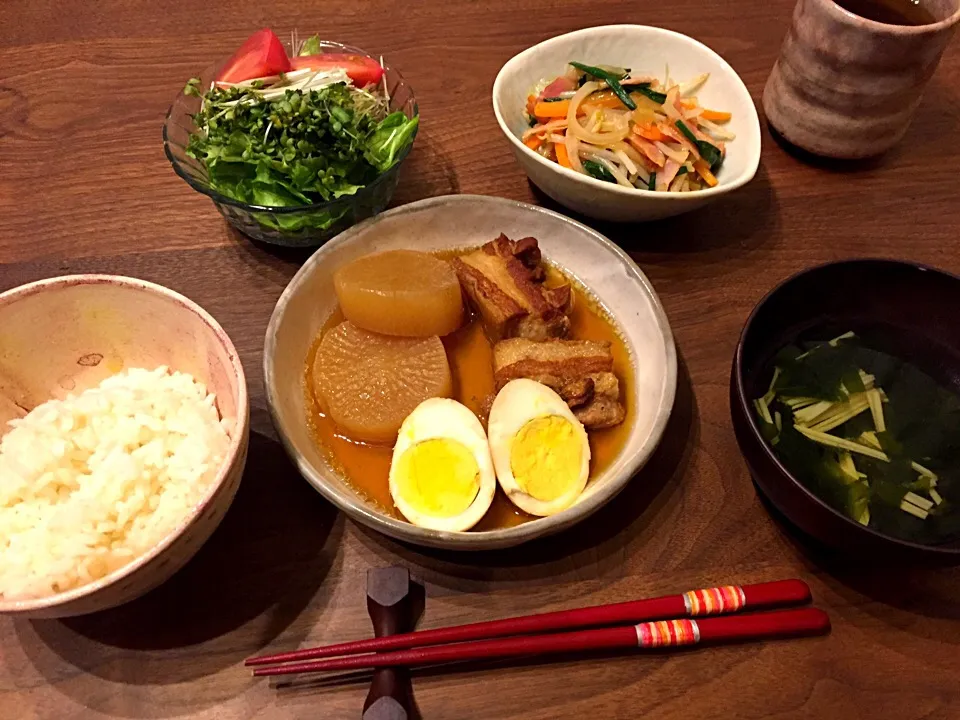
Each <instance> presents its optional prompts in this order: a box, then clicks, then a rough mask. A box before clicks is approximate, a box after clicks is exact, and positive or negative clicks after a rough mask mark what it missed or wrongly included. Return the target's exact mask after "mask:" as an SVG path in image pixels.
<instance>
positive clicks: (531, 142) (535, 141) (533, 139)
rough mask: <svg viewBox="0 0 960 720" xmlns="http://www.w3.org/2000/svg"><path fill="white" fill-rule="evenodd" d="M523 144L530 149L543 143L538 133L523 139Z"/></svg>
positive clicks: (534, 148)
mask: <svg viewBox="0 0 960 720" xmlns="http://www.w3.org/2000/svg"><path fill="white" fill-rule="evenodd" d="M523 144H524V145H526V146H527V147H528V148H530V149H531V150H536V149H537V148H539V147H540V146H541V145H543V138H542V137H540V136H539V135H531V136H530V137H528V138H527V139H526V140H524V141H523Z"/></svg>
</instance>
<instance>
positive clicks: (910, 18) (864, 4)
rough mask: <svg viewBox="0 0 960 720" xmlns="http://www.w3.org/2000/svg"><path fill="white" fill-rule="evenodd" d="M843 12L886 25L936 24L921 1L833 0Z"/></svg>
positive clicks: (935, 20) (931, 14)
mask: <svg viewBox="0 0 960 720" xmlns="http://www.w3.org/2000/svg"><path fill="white" fill-rule="evenodd" d="M834 2H835V3H836V4H837V5H839V6H840V7H842V8H843V9H844V10H849V11H850V12H852V13H853V14H854V15H859V16H860V17H862V18H866V19H867V20H873V21H875V22H879V23H885V24H887V25H930V24H932V23H935V22H937V19H936V18H935V17H934V16H933V13H931V12H930V10H928V9H927V8H926V7H925V6H924V4H923V2H922V0H918V1H916V2H915V1H914V0H834Z"/></svg>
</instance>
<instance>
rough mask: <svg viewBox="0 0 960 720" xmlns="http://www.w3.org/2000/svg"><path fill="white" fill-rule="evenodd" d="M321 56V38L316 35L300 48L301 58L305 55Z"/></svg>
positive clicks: (305, 41)
mask: <svg viewBox="0 0 960 720" xmlns="http://www.w3.org/2000/svg"><path fill="white" fill-rule="evenodd" d="M319 54H320V36H319V35H314V36H312V37H309V38H307V39H306V40H304V42H303V45H301V46H300V57H303V56H304V55H319Z"/></svg>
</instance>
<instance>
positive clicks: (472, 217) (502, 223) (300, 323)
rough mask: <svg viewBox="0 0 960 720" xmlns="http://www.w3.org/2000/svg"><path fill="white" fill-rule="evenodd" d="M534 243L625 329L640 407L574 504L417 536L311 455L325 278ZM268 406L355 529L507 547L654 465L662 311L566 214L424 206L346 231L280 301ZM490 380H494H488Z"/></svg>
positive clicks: (589, 507) (664, 398) (330, 304)
mask: <svg viewBox="0 0 960 720" xmlns="http://www.w3.org/2000/svg"><path fill="white" fill-rule="evenodd" d="M501 232H502V233H506V234H507V235H508V236H510V237H513V238H521V237H525V236H529V235H532V236H533V237H536V238H538V239H539V241H540V247H541V249H542V250H543V254H544V257H545V258H546V259H547V260H549V261H550V262H552V263H554V264H556V265H558V266H559V267H560V268H562V269H563V270H564V271H565V272H567V273H568V274H569V275H572V276H574V277H576V278H577V279H579V280H580V281H581V282H582V283H583V284H584V285H585V286H586V287H588V288H590V289H591V290H592V291H593V292H594V293H595V294H596V295H597V297H598V298H599V300H600V301H601V303H602V304H603V306H604V307H605V308H606V309H607V310H608V311H609V313H610V314H611V315H612V317H613V318H614V319H615V320H616V322H617V324H618V325H619V327H620V330H621V331H622V334H623V338H624V340H625V344H626V346H627V349H628V350H629V352H630V354H631V356H632V358H633V359H634V376H635V381H634V384H633V385H634V387H633V390H632V396H631V397H629V398H628V402H629V403H630V404H631V405H632V406H633V407H634V408H636V412H635V413H633V423H632V427H631V428H630V433H629V436H628V438H627V441H626V443H625V447H624V449H623V451H622V452H621V453H620V455H619V456H618V457H617V458H616V459H615V460H614V461H613V462H612V463H611V464H610V466H609V467H608V468H607V469H606V470H605V471H604V472H603V473H601V474H600V475H599V476H597V477H594V478H592V479H591V480H590V483H589V485H588V486H587V489H586V491H585V492H584V493H583V495H581V496H580V498H579V499H578V501H577V502H576V504H574V505H573V506H572V507H570V508H568V509H567V510H564V511H563V512H561V513H559V514H557V515H553V516H552V517H546V518H539V519H537V520H533V521H530V522H527V523H525V524H523V525H520V526H518V527H513V528H509V529H504V530H490V531H483V532H440V531H436V530H425V529H423V528H419V527H417V526H415V525H411V524H410V523H407V522H404V521H401V520H397V519H395V518H392V517H390V516H388V515H386V514H384V513H382V512H380V511H379V510H377V509H376V508H375V507H373V506H372V505H370V504H368V503H367V502H365V501H364V500H363V499H362V498H361V497H359V496H358V495H357V493H356V492H354V490H353V489H352V488H351V487H350V486H349V485H348V484H347V483H346V482H344V478H343V477H342V476H341V474H340V473H339V472H338V471H337V470H336V469H335V468H334V467H333V466H332V465H331V464H330V463H329V462H328V461H327V459H326V457H325V456H324V453H323V452H321V450H320V449H319V448H318V447H317V445H316V444H315V443H314V441H313V439H312V438H311V437H310V433H309V431H308V429H307V425H306V422H305V412H306V411H305V407H304V399H303V386H302V378H303V373H304V364H305V362H306V358H307V352H308V350H309V348H310V345H311V343H312V342H313V340H314V338H315V337H316V335H317V332H318V331H319V330H320V329H321V328H322V327H323V324H324V322H325V321H326V320H327V318H328V317H329V316H330V314H331V313H332V312H333V310H334V309H335V307H336V304H337V300H336V296H335V293H334V289H333V273H334V271H335V270H336V269H337V268H338V267H340V266H341V265H344V264H345V263H348V262H350V261H351V260H354V259H355V258H358V257H361V256H363V255H367V254H370V253H375V252H381V251H384V250H391V249H398V248H406V249H415V250H424V251H434V250H449V249H455V248H468V247H477V246H479V245H482V244H483V243H485V242H488V241H490V240H493V239H494V238H495V237H497V236H498V235H499V234H500V233H501ZM263 362H264V382H265V385H266V392H267V402H268V404H269V406H270V412H271V414H272V416H273V421H274V424H275V425H276V427H277V431H278V433H279V434H280V437H281V439H282V440H283V443H284V445H285V446H286V448H287V452H288V453H289V454H290V457H291V458H292V459H293V461H294V462H295V463H296V464H297V466H298V467H299V469H300V472H301V473H302V474H303V476H304V477H305V478H306V479H307V481H308V482H309V483H310V484H311V485H313V486H314V487H315V488H316V489H317V490H319V491H320V492H321V493H322V494H323V495H324V496H325V497H327V498H328V499H329V500H330V501H331V502H333V503H334V504H335V505H336V506H337V507H339V508H340V509H341V510H343V511H344V512H345V513H347V514H348V515H349V516H350V517H352V518H353V519H354V520H356V521H358V522H361V523H363V524H364V525H367V526H369V527H372V528H374V529H375V530H379V531H380V532H382V533H384V534H386V535H389V536H391V537H394V538H397V539H399V540H406V541H408V542H411V543H416V544H418V545H427V546H431V547H442V548H448V549H454V550H483V549H491V548H501V547H509V546H511V545H518V544H520V543H523V542H526V541H528V540H532V539H533V538H536V537H540V536H544V535H549V534H551V533H555V532H558V531H560V530H563V529H565V528H568V527H570V526H571V525H574V524H576V523H578V522H580V521H581V520H583V519H584V518H586V517H587V516H589V515H590V514H591V513H593V512H594V511H595V510H597V509H598V508H599V507H601V506H602V505H603V504H604V503H606V502H607V501H609V500H610V499H611V498H612V497H613V496H614V495H616V494H617V493H618V492H620V490H621V489H622V488H623V487H624V486H625V485H626V484H627V482H628V481H629V480H630V478H631V477H633V475H634V474H635V473H636V472H637V471H638V470H639V469H640V468H641V467H642V466H643V464H644V463H645V462H646V461H647V458H649V457H650V454H651V453H652V452H653V450H654V448H655V447H656V446H657V443H659V441H660V437H661V435H662V434H663V430H664V427H665V426H666V424H667V419H668V417H669V416H670V411H671V409H672V407H673V398H674V392H675V390H676V382H677V360H676V352H675V349H674V345H673V335H672V334H671V331H670V325H669V324H668V322H667V318H666V315H665V314H664V312H663V308H662V307H661V306H660V301H659V300H658V299H657V295H656V293H655V292H654V291H653V288H652V287H650V283H649V281H648V280H647V278H646V277H645V276H644V274H643V273H642V272H641V271H640V268H638V267H637V266H636V264H635V263H634V262H633V261H632V260H631V259H630V258H629V257H628V256H627V255H626V254H625V253H624V252H623V251H622V250H620V248H618V247H617V246H616V245H614V244H613V243H611V242H610V241H609V240H607V239H606V238H605V237H604V236H602V235H600V234H599V233H597V232H595V231H593V230H591V229H590V228H587V227H585V226H583V225H581V224H579V223H576V222H574V221H572V220H570V219H568V218H566V217H564V216H563V215H559V214H557V213H554V212H550V211H549V210H544V209H542V208H537V207H533V206H532V205H526V204H524V203H519V202H513V201H511V200H503V199H501V198H492V197H481V196H477V195H451V196H446V197H438V198H431V199H429V200H422V201H420V202H416V203H413V204H410V205H405V206H403V207H400V208H397V209H395V210H391V211H390V212H387V213H384V214H382V215H380V216H378V217H375V218H372V219H370V220H367V221H366V222H364V223H362V224H360V225H357V226H356V227H353V228H351V229H349V230H347V231H346V232H344V233H342V234H341V235H339V236H337V237H336V238H334V239H333V240H332V241H331V242H329V243H327V244H326V245H324V246H323V247H322V248H320V249H319V250H318V251H317V252H316V253H315V254H314V255H313V257H311V258H310V259H309V260H308V261H307V262H306V263H305V264H304V266H303V267H302V268H301V269H300V271H299V272H298V273H297V274H296V275H295V276H294V278H293V280H291V281H290V284H289V285H288V286H287V289H286V290H284V292H283V295H281V296H280V300H279V302H277V307H276V309H275V310H274V312H273V317H272V318H271V319H270V325H269V327H268V328H267V338H266V348H265V350H264V359H263ZM491 371H492V370H491Z"/></svg>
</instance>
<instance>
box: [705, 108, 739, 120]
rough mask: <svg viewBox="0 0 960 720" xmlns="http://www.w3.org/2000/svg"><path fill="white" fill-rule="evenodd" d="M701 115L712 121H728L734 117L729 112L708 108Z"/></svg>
mask: <svg viewBox="0 0 960 720" xmlns="http://www.w3.org/2000/svg"><path fill="white" fill-rule="evenodd" d="M700 117H702V118H703V119H704V120H709V121H710V122H726V121H727V120H729V119H730V118H732V117H733V115H731V114H730V113H728V112H721V111H720V110H706V109H704V111H703V112H702V113H700Z"/></svg>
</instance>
